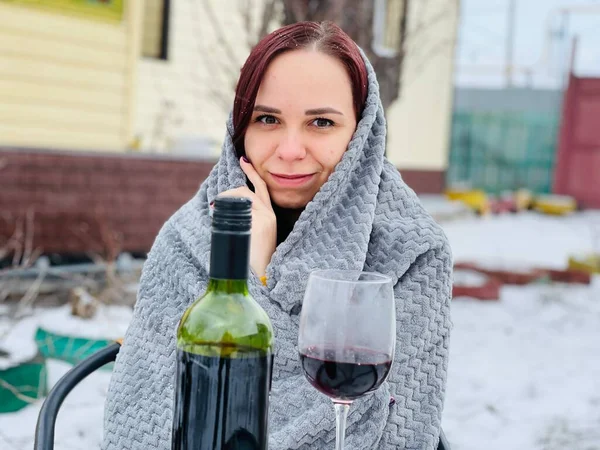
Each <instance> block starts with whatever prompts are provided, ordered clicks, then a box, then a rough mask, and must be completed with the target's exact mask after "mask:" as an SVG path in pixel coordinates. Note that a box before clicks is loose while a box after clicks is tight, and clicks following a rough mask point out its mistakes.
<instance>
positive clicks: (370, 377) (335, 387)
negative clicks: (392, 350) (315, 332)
mask: <svg viewBox="0 0 600 450" xmlns="http://www.w3.org/2000/svg"><path fill="white" fill-rule="evenodd" d="M300 363H301V365H302V370H303V371H304V374H305V376H306V378H307V380H308V381H309V382H310V384H312V385H313V386H314V387H315V388H317V389H318V390H319V391H320V392H322V393H323V394H325V395H327V396H328V397H330V398H332V399H334V400H336V401H339V402H352V401H353V400H356V399H357V398H359V397H361V396H363V395H365V394H367V393H369V392H373V391H375V390H377V388H379V386H380V385H381V383H383V382H384V381H385V379H386V378H387V376H388V374H389V372H390V368H391V367H392V358H391V356H390V355H387V354H385V353H379V352H375V351H372V350H367V349H361V348H345V349H341V350H333V349H327V348H323V349H321V348H315V347H310V348H308V349H307V350H306V351H304V352H300Z"/></svg>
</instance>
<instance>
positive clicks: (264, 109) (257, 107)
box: [254, 105, 281, 114]
mask: <svg viewBox="0 0 600 450" xmlns="http://www.w3.org/2000/svg"><path fill="white" fill-rule="evenodd" d="M254 111H260V112H264V113H271V114H281V110H279V109H277V108H271V107H270V106H264V105H254Z"/></svg>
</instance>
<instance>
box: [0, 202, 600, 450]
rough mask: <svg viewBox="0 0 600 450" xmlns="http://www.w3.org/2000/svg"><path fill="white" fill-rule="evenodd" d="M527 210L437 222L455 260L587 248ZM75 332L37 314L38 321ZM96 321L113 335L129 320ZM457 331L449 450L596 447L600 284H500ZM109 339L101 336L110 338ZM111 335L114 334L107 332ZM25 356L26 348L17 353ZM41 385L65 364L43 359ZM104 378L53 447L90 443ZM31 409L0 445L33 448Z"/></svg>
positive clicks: (578, 222) (587, 235) (545, 256)
mask: <svg viewBox="0 0 600 450" xmlns="http://www.w3.org/2000/svg"><path fill="white" fill-rule="evenodd" d="M590 217H594V218H595V221H596V222H600V213H594V214H592V213H585V214H577V215H574V216H571V217H568V218H551V217H543V216H540V215H537V214H533V213H523V214H519V215H505V216H497V217H490V218H484V219H479V218H461V219H458V220H454V221H448V222H445V223H444V224H443V226H444V228H445V230H446V232H447V234H448V237H449V238H450V241H451V243H452V247H453V252H454V257H455V260H456V261H457V262H458V261H465V260H470V261H478V262H485V263H488V264H494V265H503V266H509V267H510V266H512V267H515V266H518V267H520V266H524V265H535V266H542V267H554V268H562V267H564V266H565V265H566V262H567V257H568V255H569V254H571V253H573V252H585V253H587V252H590V251H591V250H592V246H593V244H592V242H593V233H592V228H591V227H590V226H589V222H590V220H589V218H590ZM48 314H53V318H52V320H50V322H52V323H53V328H54V329H56V330H59V329H60V328H61V327H73V328H72V329H80V328H79V327H80V325H81V324H80V323H77V321H76V320H74V319H68V320H67V319H64V317H66V313H65V314H64V315H63V322H64V323H63V322H61V320H60V318H59V317H60V316H59V315H57V313H56V311H55V312H46V314H45V315H40V318H39V319H31V320H32V322H30V323H28V324H25V325H23V327H22V330H23V333H22V336H19V337H18V338H19V339H22V340H23V341H19V342H20V344H18V345H23V346H24V348H25V347H26V344H24V342H25V340H27V339H31V338H32V337H31V336H28V335H27V333H32V332H33V331H32V330H33V328H34V326H35V320H40V321H41V320H43V321H44V323H45V324H47V323H48V322H49V318H48ZM119 316H120V320H116V321H115V320H109V319H107V318H106V317H105V318H104V319H100V320H99V323H97V324H96V325H95V328H96V329H95V330H94V333H97V332H98V329H100V330H101V329H103V328H102V327H104V329H106V330H109V331H110V333H111V335H112V334H115V333H116V334H117V335H118V334H121V333H122V329H123V328H124V327H125V326H126V320H127V319H128V316H127V314H126V313H123V310H121V313H119ZM453 322H454V330H453V333H452V339H451V356H450V366H449V378H448V386H447V398H446V406H445V411H444V417H443V427H444V430H445V432H446V435H447V437H448V439H449V441H450V443H451V445H452V449H453V450H480V449H482V448H485V449H487V450H529V449H536V450H558V449H568V450H592V449H599V450H600V280H599V279H597V278H596V279H594V280H593V283H592V285H591V286H573V285H571V286H566V285H531V286H527V287H512V286H511V287H505V288H503V290H502V293H501V299H500V301H499V302H495V301H488V302H481V301H476V300H472V299H467V298H459V299H455V300H454V301H453ZM107 332H108V331H107ZM108 337H111V336H108ZM24 351H25V350H24ZM48 368H49V375H50V383H53V382H55V381H56V380H58V378H59V377H60V376H61V375H62V374H63V373H64V372H65V371H66V370H68V368H69V366H68V365H67V364H64V363H59V362H49V363H48ZM109 377H110V374H108V373H95V374H93V375H92V376H91V377H89V378H88V379H87V380H85V381H84V382H83V383H82V384H81V385H79V386H78V387H77V388H76V389H75V390H74V391H73V392H72V394H71V395H70V397H69V398H68V399H67V400H66V402H65V404H64V405H63V407H62V410H61V414H60V415H59V417H58V422H57V434H56V442H57V444H56V448H57V449H64V450H70V449H73V450H75V449H77V450H80V449H91V448H97V447H98V442H99V440H100V437H101V433H102V414H103V412H102V408H103V401H104V396H105V393H106V389H107V386H108V382H109ZM39 407H40V405H39V403H38V404H35V405H32V406H30V407H28V408H26V409H24V410H22V411H20V412H17V413H14V414H0V449H2V450H21V449H23V450H24V449H31V448H32V445H33V431H34V429H35V423H36V420H37V414H38V411H39Z"/></svg>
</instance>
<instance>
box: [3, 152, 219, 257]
mask: <svg viewBox="0 0 600 450" xmlns="http://www.w3.org/2000/svg"><path fill="white" fill-rule="evenodd" d="M213 164H214V162H211V161H199V160H190V159H173V158H169V159H167V158H162V157H153V156H152V155H143V156H142V155H135V156H132V155H114V154H110V155H108V154H98V153H93V154H92V153H88V154H85V153H79V152H78V153H68V152H55V151H35V150H24V149H0V248H1V247H2V245H3V243H4V242H5V241H6V240H7V239H9V238H10V237H11V236H12V235H13V234H14V232H15V229H16V227H17V225H18V223H19V221H23V220H24V218H25V217H26V214H27V211H31V213H30V214H33V233H32V234H30V235H32V237H33V247H37V248H39V249H40V250H42V251H43V252H44V253H59V254H82V253H85V252H86V251H90V250H93V251H95V252H101V253H104V254H105V256H106V252H107V251H111V249H113V251H114V250H115V246H116V247H118V248H116V250H119V251H128V252H146V251H148V250H149V249H150V247H151V245H152V243H153V242H154V239H155V237H156V234H157V233H158V231H159V230H160V227H161V226H162V225H163V223H164V222H165V221H166V220H167V219H168V218H169V217H170V216H171V214H173V213H174V212H175V211H176V210H177V209H178V208H179V207H180V206H181V205H182V204H183V203H185V202H186V201H188V200H189V199H190V198H191V197H192V196H193V195H194V194H195V193H196V192H197V190H198V188H199V186H200V184H201V182H202V181H203V180H204V179H205V178H206V177H207V175H208V174H209V172H210V170H211V168H212V167H213Z"/></svg>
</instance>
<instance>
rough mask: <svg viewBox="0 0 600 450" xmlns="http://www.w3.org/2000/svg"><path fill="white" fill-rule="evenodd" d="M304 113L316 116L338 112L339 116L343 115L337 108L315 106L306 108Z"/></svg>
mask: <svg viewBox="0 0 600 450" xmlns="http://www.w3.org/2000/svg"><path fill="white" fill-rule="evenodd" d="M304 113H305V114H306V115H307V116H318V115H319V114H339V115H340V116H343V115H344V114H343V113H342V112H340V111H338V110H337V109H333V108H329V107H326V108H315V109H307V110H306V111H304Z"/></svg>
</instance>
